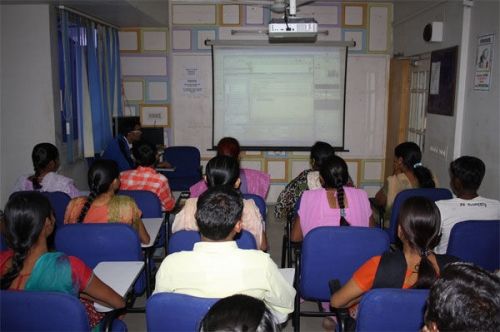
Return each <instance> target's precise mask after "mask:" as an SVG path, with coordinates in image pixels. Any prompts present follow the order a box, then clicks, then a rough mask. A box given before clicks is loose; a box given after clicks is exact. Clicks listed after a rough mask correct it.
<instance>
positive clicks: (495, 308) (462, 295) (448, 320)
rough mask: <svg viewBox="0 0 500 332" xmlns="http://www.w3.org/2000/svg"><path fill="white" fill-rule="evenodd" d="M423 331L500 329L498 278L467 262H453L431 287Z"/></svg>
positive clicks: (499, 286)
mask: <svg viewBox="0 0 500 332" xmlns="http://www.w3.org/2000/svg"><path fill="white" fill-rule="evenodd" d="M424 320H425V325H424V327H423V329H422V331H423V332H438V331H488V332H489V331H491V332H493V331H499V330H500V278H498V277H497V276H496V275H494V274H492V273H490V272H488V271H486V270H483V269H482V268H480V267H477V266H475V265H472V264H469V263H453V264H450V265H448V266H447V267H446V269H444V271H443V274H442V275H441V278H440V279H438V280H437V281H436V283H435V284H434V285H433V286H432V288H431V290H430V293H429V298H428V299H427V309H426V311H425V317H424Z"/></svg>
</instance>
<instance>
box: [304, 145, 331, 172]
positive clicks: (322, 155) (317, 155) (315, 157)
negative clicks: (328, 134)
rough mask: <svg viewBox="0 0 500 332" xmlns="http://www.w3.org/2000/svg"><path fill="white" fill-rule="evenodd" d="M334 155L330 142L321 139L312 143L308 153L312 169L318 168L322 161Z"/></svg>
mask: <svg viewBox="0 0 500 332" xmlns="http://www.w3.org/2000/svg"><path fill="white" fill-rule="evenodd" d="M334 155H335V150H334V149H333V147H332V146H331V145H330V144H328V143H326V142H321V141H318V142H316V143H314V145H313V146H312V147H311V155H310V160H311V161H312V162H313V163H314V164H313V169H315V170H320V169H321V167H322V166H323V163H324V162H325V161H326V160H328V159H329V158H331V157H333V156H334Z"/></svg>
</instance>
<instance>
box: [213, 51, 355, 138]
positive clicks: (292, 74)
mask: <svg viewBox="0 0 500 332" xmlns="http://www.w3.org/2000/svg"><path fill="white" fill-rule="evenodd" d="M213 55H214V59H213V60H214V68H213V75H214V142H217V141H218V140H219V139H220V138H222V137H224V136H233V137H236V138H237V139H238V140H239V141H240V143H241V145H242V146H251V147H310V146H311V145H312V144H313V143H314V142H315V141H317V140H323V141H328V142H329V143H331V144H333V145H335V146H342V145H343V137H344V135H343V127H344V82H345V79H344V78H345V56H346V55H345V48H338V47H313V46H302V47H297V46H293V47H292V46H281V45H280V46H276V45H272V46H263V47H241V48H232V47H231V48H228V47H220V48H219V47H214V53H213Z"/></svg>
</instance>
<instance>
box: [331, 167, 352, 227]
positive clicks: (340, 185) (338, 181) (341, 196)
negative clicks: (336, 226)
mask: <svg viewBox="0 0 500 332" xmlns="http://www.w3.org/2000/svg"><path fill="white" fill-rule="evenodd" d="M334 180H335V190H336V191H337V203H338V204H339V209H340V226H350V225H351V224H349V222H348V221H347V220H346V219H345V191H344V181H343V179H342V176H341V175H340V174H337V175H336V176H335V177H334Z"/></svg>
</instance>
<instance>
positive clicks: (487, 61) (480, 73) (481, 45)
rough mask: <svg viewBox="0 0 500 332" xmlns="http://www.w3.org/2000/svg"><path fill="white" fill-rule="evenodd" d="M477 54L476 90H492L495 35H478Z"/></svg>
mask: <svg viewBox="0 0 500 332" xmlns="http://www.w3.org/2000/svg"><path fill="white" fill-rule="evenodd" d="M477 40H478V43H477V55H476V74H475V75H474V90H484V91H489V90H490V84H491V66H492V61H493V42H494V41H495V35H494V34H491V35H484V36H479V37H478V39H477Z"/></svg>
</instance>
